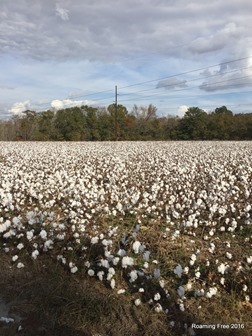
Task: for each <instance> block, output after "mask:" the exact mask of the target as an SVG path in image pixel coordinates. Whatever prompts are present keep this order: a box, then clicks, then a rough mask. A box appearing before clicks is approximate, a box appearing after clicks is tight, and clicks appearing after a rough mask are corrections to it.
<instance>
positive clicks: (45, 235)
mask: <svg viewBox="0 0 252 336" xmlns="http://www.w3.org/2000/svg"><path fill="white" fill-rule="evenodd" d="M39 235H40V237H41V238H42V239H46V238H47V232H46V231H45V230H41V231H40V234H39Z"/></svg>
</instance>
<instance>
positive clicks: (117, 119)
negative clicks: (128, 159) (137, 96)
mask: <svg viewBox="0 0 252 336" xmlns="http://www.w3.org/2000/svg"><path fill="white" fill-rule="evenodd" d="M108 112H109V113H110V116H111V121H112V125H113V130H114V140H122V139H125V135H126V130H127V128H126V118H127V115H128V110H127V108H126V107H125V106H123V105H121V104H118V105H117V106H116V104H111V105H109V106H108Z"/></svg>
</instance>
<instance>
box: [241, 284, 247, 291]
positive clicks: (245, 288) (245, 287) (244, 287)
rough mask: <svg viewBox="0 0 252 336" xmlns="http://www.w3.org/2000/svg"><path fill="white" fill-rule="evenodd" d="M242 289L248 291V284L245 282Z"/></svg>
mask: <svg viewBox="0 0 252 336" xmlns="http://www.w3.org/2000/svg"><path fill="white" fill-rule="evenodd" d="M242 290H243V292H246V291H247V290H248V286H247V285H245V284H244V285H243V287H242Z"/></svg>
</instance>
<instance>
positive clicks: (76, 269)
mask: <svg viewBox="0 0 252 336" xmlns="http://www.w3.org/2000/svg"><path fill="white" fill-rule="evenodd" d="M77 271H78V268H77V267H76V266H74V267H72V268H71V273H73V274H74V273H76V272H77Z"/></svg>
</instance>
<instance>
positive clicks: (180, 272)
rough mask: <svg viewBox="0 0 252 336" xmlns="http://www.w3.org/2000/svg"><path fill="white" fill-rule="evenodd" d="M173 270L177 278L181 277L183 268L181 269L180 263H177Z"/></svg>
mask: <svg viewBox="0 0 252 336" xmlns="http://www.w3.org/2000/svg"><path fill="white" fill-rule="evenodd" d="M173 272H174V273H175V274H176V275H177V276H178V277H179V278H181V276H182V273H183V269H182V267H181V265H180V264H178V265H177V266H176V267H175V268H174V270H173Z"/></svg>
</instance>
